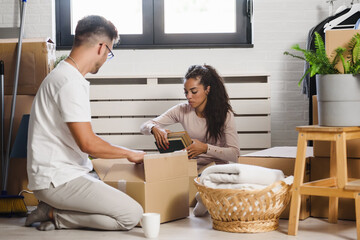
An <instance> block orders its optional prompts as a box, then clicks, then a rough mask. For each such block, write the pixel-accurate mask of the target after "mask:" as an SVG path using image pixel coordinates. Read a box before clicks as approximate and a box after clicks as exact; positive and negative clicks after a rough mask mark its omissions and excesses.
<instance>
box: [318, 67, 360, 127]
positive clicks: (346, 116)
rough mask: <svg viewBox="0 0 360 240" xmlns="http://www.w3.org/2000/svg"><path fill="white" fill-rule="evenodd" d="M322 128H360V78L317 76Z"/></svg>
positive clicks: (343, 75) (352, 76)
mask: <svg viewBox="0 0 360 240" xmlns="http://www.w3.org/2000/svg"><path fill="white" fill-rule="evenodd" d="M316 88H317V98H318V113H319V125H320V126H342V127H346V126H360V76H359V75H352V74H327V75H316Z"/></svg>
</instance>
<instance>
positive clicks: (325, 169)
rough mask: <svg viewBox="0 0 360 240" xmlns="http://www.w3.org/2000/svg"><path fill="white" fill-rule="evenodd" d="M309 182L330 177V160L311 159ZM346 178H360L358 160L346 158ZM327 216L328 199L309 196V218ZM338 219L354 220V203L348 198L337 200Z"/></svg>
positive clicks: (359, 160)
mask: <svg viewBox="0 0 360 240" xmlns="http://www.w3.org/2000/svg"><path fill="white" fill-rule="evenodd" d="M310 161H311V174H310V178H311V181H316V180H319V179H324V178H328V177H329V176H330V172H329V171H330V158H323V157H313V158H311V160H310ZM347 167H348V177H349V178H360V159H359V158H348V160H347ZM328 215H329V198H328V197H318V196H311V216H312V217H323V218H327V217H328ZM338 218H339V219H345V220H355V201H354V199H349V198H339V212H338Z"/></svg>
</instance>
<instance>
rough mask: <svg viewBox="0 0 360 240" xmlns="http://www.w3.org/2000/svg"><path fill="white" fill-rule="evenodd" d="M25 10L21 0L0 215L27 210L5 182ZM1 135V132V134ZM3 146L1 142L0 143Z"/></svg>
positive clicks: (21, 199) (24, 2)
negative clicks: (8, 189) (8, 190)
mask: <svg viewBox="0 0 360 240" xmlns="http://www.w3.org/2000/svg"><path fill="white" fill-rule="evenodd" d="M25 9H26V0H22V6H21V18H20V19H21V23H20V34H19V40H18V44H17V58H16V68H15V77H14V88H13V97H12V102H11V114H10V127H9V136H8V142H7V148H6V151H5V154H4V151H2V157H4V155H5V157H4V158H2V161H3V164H2V167H3V168H2V174H3V179H2V191H1V195H0V213H1V214H10V215H11V214H14V213H16V214H26V213H27V208H26V205H25V202H24V197H23V196H21V195H8V194H7V191H6V189H7V180H8V170H9V161H10V145H11V135H12V128H13V123H14V114H15V104H16V93H17V86H18V80H19V68H20V57H21V47H22V37H23V32H24V31H23V28H24V22H25ZM1 68H2V70H1V73H2V78H1V79H2V83H1V87H2V89H1V95H2V103H1V104H2V116H1V117H2V123H1V124H2V129H3V112H4V106H3V104H4V101H3V100H4V99H3V94H4V88H3V86H4V83H3V82H4V74H3V73H4V71H3V70H4V64H2V66H1ZM2 134H3V132H2ZM1 144H3V142H2V143H1Z"/></svg>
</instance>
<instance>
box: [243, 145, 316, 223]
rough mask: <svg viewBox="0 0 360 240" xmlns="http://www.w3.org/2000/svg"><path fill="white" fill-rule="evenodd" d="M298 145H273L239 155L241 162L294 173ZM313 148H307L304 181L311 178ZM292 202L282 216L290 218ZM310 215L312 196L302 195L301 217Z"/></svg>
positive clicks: (288, 173) (287, 173) (287, 174)
mask: <svg viewBox="0 0 360 240" xmlns="http://www.w3.org/2000/svg"><path fill="white" fill-rule="evenodd" d="M296 149H297V148H296V147H273V148H269V149H266V150H262V151H258V152H254V153H249V154H246V155H243V156H241V157H239V163H242V164H251V165H257V166H262V167H267V168H273V169H280V170H282V171H283V173H284V174H285V175H286V176H291V175H294V167H295V158H296ZM311 156H312V148H311V147H308V148H307V150H306V157H307V158H306V163H307V164H306V165H307V166H306V172H305V175H304V182H308V181H309V180H310V165H309V164H310V157H311ZM289 210H290V204H289V205H288V206H287V207H286V209H285V210H284V212H283V213H282V214H281V215H280V218H286V219H287V218H289ZM309 216H310V197H309V196H302V197H301V208H300V219H301V220H303V219H306V218H308V217H309Z"/></svg>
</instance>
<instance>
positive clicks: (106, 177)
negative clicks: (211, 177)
mask: <svg viewBox="0 0 360 240" xmlns="http://www.w3.org/2000/svg"><path fill="white" fill-rule="evenodd" d="M125 160H126V159H125ZM126 161H127V160H126ZM92 163H93V166H94V169H95V171H96V172H97V174H98V175H99V177H100V179H101V180H103V181H119V180H125V181H131V182H144V181H145V182H156V181H163V180H169V179H174V178H179V177H187V176H189V175H188V157H187V153H186V152H185V151H179V152H173V153H166V154H148V155H145V157H144V164H134V163H129V162H127V163H126V162H124V159H112V160H106V159H94V160H92Z"/></svg>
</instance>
